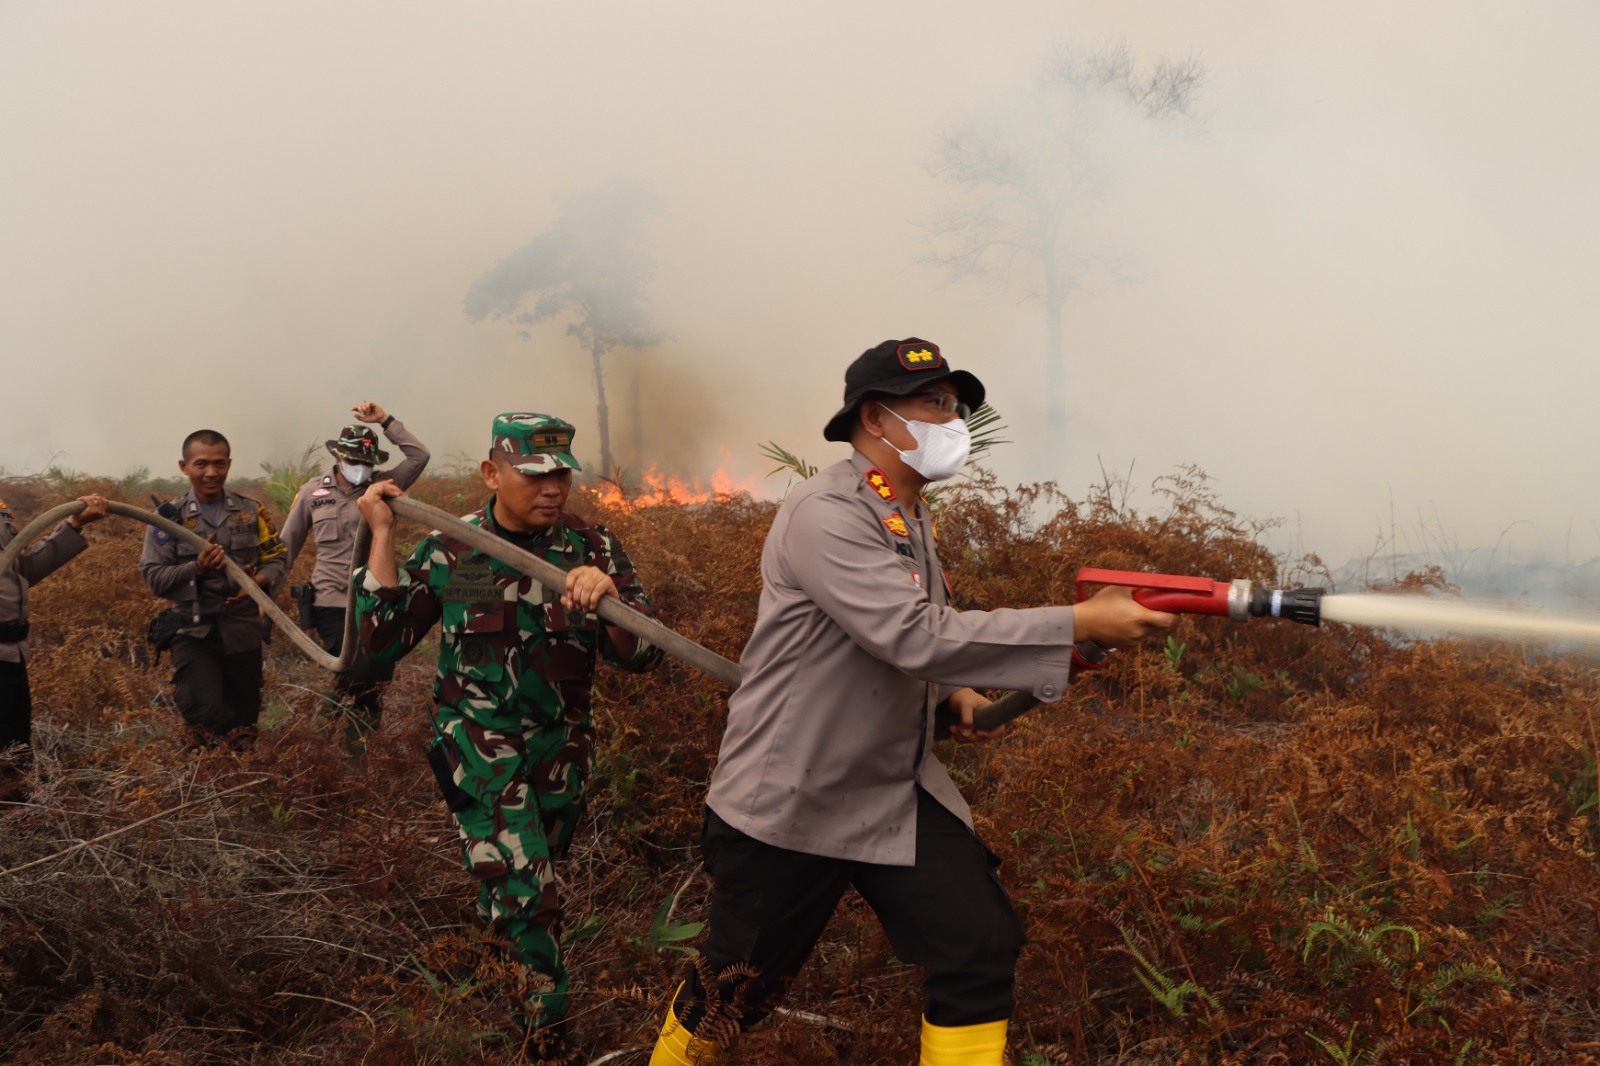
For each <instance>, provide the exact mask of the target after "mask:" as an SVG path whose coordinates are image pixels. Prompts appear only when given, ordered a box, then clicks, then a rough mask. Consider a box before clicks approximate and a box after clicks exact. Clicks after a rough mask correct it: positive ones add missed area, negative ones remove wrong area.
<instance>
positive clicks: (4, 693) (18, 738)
mask: <svg viewBox="0 0 1600 1066" xmlns="http://www.w3.org/2000/svg"><path fill="white" fill-rule="evenodd" d="M32 742H33V693H32V692H30V691H29V690H28V664H27V663H5V662H0V752H3V751H5V750H6V749H7V748H9V747H11V745H13V744H31V743H32Z"/></svg>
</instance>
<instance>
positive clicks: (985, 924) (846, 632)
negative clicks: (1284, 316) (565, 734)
mask: <svg viewBox="0 0 1600 1066" xmlns="http://www.w3.org/2000/svg"><path fill="white" fill-rule="evenodd" d="M983 397H984V389H983V385H982V384H981V383H980V382H979V381H978V379H977V378H976V377H974V376H973V375H971V374H969V373H967V372H965V371H960V370H954V369H952V368H951V367H950V365H949V364H948V363H947V362H946V361H945V359H944V356H943V354H942V353H941V352H940V351H939V348H938V346H937V345H934V344H930V343H929V342H927V341H924V340H921V339H920V338H916V337H910V338H907V339H905V340H895V341H885V342H883V343H882V344H880V345H878V346H877V347H875V348H872V349H870V350H868V351H867V352H865V353H863V354H862V355H861V356H860V358H858V359H856V360H855V362H854V363H852V364H851V366H850V367H849V369H848V370H847V371H846V373H845V392H844V406H843V407H842V408H841V409H840V410H839V412H838V413H837V414H836V415H834V417H833V418H832V419H831V420H830V421H829V422H828V425H827V427H826V429H825V430H824V434H823V435H824V436H825V437H826V438H827V439H828V440H832V441H849V442H850V443H851V444H852V445H853V446H854V449H855V451H854V454H853V455H851V457H850V458H848V459H845V460H843V461H841V462H839V463H835V464H834V465H833V466H830V467H828V468H826V469H824V470H822V471H820V472H819V473H817V474H816V475H815V476H813V477H811V478H809V479H808V480H806V481H805V482H804V483H802V484H800V485H798V486H796V487H795V488H794V489H793V490H791V491H790V492H789V495H788V497H787V499H785V500H784V502H783V505H782V507H780V508H779V510H778V514H777V517H776V518H775V519H774V520H773V524H772V528H771V530H770V531H769V532H768V534H767V540H766V546H765V548H764V549H763V552H762V556H761V579H762V589H761V602H760V607H759V611H758V614H757V618H756V625H755V630H754V631H753V632H752V633H751V635H750V640H749V642H748V643H747V644H746V645H745V649H744V654H743V656H742V657H741V659H740V667H741V669H742V671H743V674H744V681H743V683H742V684H741V685H740V686H739V688H738V689H737V690H736V691H735V692H734V694H733V696H732V698H731V699H730V700H729V704H728V724H727V728H726V731H725V732H724V734H723V739H722V748H721V754H720V756H719V758H718V762H717V766H716V770H715V771H714V772H713V774H712V777H711V788H710V794H709V796H708V797H707V806H708V807H709V810H708V812H707V815H706V826H705V831H704V835H703V837H702V840H701V846H702V851H703V854H704V858H705V867H706V870H707V872H708V873H709V874H710V875H711V880H712V886H713V889H712V898H711V908H710V923H709V924H710V932H709V935H708V939H707V943H706V945H705V948H704V959H705V962H706V963H707V966H706V967H705V968H704V969H699V968H697V969H698V972H699V973H711V974H719V975H722V974H735V975H737V974H742V973H750V972H753V973H754V974H755V976H754V977H749V978H746V977H743V976H730V977H728V978H727V979H726V980H725V981H723V982H720V983H719V988H718V989H717V990H716V993H717V994H716V996H715V999H714V1000H709V999H708V996H707V990H706V989H705V988H703V987H702V986H701V983H700V978H699V976H698V973H697V972H695V971H691V973H690V975H689V976H688V978H687V979H686V981H685V983H684V986H683V987H682V988H681V989H680V990H679V992H678V994H677V996H676V998H675V1002H674V1005H673V1008H672V1010H671V1011H669V1014H668V1017H667V1020H666V1024H665V1025H664V1026H663V1029H662V1035H661V1039H660V1040H659V1041H658V1043H657V1045H656V1048H655V1053H654V1055H653V1057H652V1058H651V1060H650V1061H651V1063H652V1066H683V1064H690V1063H698V1062H707V1061H711V1059H712V1057H713V1056H712V1054H711V1051H712V1049H711V1048H709V1047H708V1043H709V1042H708V1041H706V1040H703V1039H702V1040H696V1039H695V1037H694V1032H695V1029H696V1027H697V1026H699V1025H700V1023H701V1022H702V1021H704V1020H705V1017H706V1011H707V1005H708V1002H716V1003H717V1004H718V1006H719V1008H720V1009H721V1010H722V1011H731V1017H730V1016H727V1015H725V1016H724V1018H722V1019H719V1022H722V1023H723V1024H719V1025H717V1026H713V1027H711V1028H712V1030H713V1031H715V1030H717V1029H725V1023H726V1022H727V1021H736V1022H737V1023H738V1024H739V1025H740V1026H741V1027H747V1026H749V1025H751V1024H754V1023H755V1022H756V1021H758V1020H760V1019H761V1018H762V1017H763V1016H764V1015H765V1014H766V1013H767V1012H768V1011H769V1010H770V1009H771V1008H772V1006H773V1005H774V1003H775V1001H776V1000H777V998H778V997H779V996H780V995H781V994H782V991H783V989H784V987H785V986H786V985H787V983H788V982H789V980H790V979H791V978H793V976H794V975H795V974H796V973H797V972H798V971H799V969H800V967H801V965H802V964H803V963H804V962H805V960H806V958H807V956H809V955H810V953H811V950H812V948H813V946H815V944H816V942H817V939H818V938H819V937H820V936H821V935H822V931H823V927H824V926H825V925H826V924H827V921H828V917H829V916H830V915H831V914H832V913H833V910H834V907H835V906H836V905H837V903H838V901H839V899H840V897H841V896H842V895H843V893H844V891H845V889H846V888H849V887H852V886H853V887H854V888H855V889H856V891H857V892H859V893H860V895H861V896H862V898H864V899H865V900H866V901H867V903H868V905H869V906H871V907H872V909H873V911H874V912H875V913H876V914H877V916H878V919H879V921H881V922H882V923H883V927H884V931H885V932H886V933H887V934H888V937H889V942H890V944H891V946H892V947H893V949H894V953H895V955H896V956H897V957H899V958H901V959H903V960H905V961H907V962H912V963H916V964H918V965H920V966H922V967H923V969H924V973H925V979H924V993H925V997H926V1001H925V1006H924V1012H923V1022H922V1059H921V1061H922V1062H923V1063H924V1064H928V1066H933V1064H937V1066H955V1064H960V1066H999V1064H1000V1062H1001V1058H1002V1055H1003V1052H1004V1048H1005V1043H1006V1024H1007V1020H1008V1019H1009V1017H1010V1014H1011V1005H1012V983H1013V980H1014V977H1015V970H1016V958H1017V953H1018V951H1019V950H1020V949H1021V946H1022V943H1023V935H1022V928H1021V923H1020V922H1019V920H1018V918H1017V915H1016V913H1015V911H1014V910H1013V909H1012V907H1011V903H1010V900H1009V899H1008V898H1007V896H1006V893H1005V890H1004V889H1003V888H1002V887H1001V886H1000V882H999V880H998V878H997V877H996V876H995V872H994V869H995V866H996V865H997V860H996V859H995V857H994V855H993V853H992V852H990V851H989V849H988V848H987V847H986V846H985V845H984V844H983V842H982V841H980V840H979V839H978V837H977V836H976V835H975V834H974V832H973V829H972V815H971V812H970V811H969V810H968V808H967V804H966V802H965V801H963V800H962V798H961V794H960V793H959V792H957V791H956V787H955V785H954V784H952V783H951V781H950V778H949V776H948V775H947V774H946V773H945V770H944V767H943V765H941V764H940V762H939V760H938V759H937V758H936V757H935V756H934V754H933V738H934V715H935V708H936V707H938V706H939V705H940V704H941V703H943V704H946V706H947V707H948V708H949V710H950V711H951V712H952V713H953V715H954V716H955V717H956V718H957V719H959V722H960V724H958V725H956V726H954V727H953V729H952V732H953V734H954V735H955V736H956V738H957V739H959V740H974V739H977V740H984V739H990V737H991V736H993V735H997V734H998V733H999V732H1000V730H996V731H993V732H992V733H988V734H980V733H977V732H975V731H974V730H973V729H972V728H971V721H972V712H973V711H974V710H976V709H977V708H979V707H981V706H983V705H984V704H985V703H987V702H988V701H987V700H986V699H985V698H984V697H983V696H981V695H980V694H979V693H977V692H976V691H974V689H973V688H972V687H970V686H980V687H985V688H1005V689H1020V690H1022V691H1025V692H1031V693H1032V694H1033V695H1034V696H1036V697H1037V698H1039V699H1040V700H1042V701H1047V702H1048V701H1053V700H1057V699H1060V698H1061V696H1062V694H1063V693H1064V691H1065V689H1066V685H1067V680H1068V676H1069V673H1070V671H1071V669H1072V665H1073V661H1074V656H1075V654H1082V655H1084V656H1087V657H1098V656H1100V655H1103V650H1104V649H1106V648H1111V647H1117V646H1121V645H1125V644H1129V643H1133V642H1135V641H1138V640H1141V639H1143V638H1145V637H1148V636H1152V635H1155V634H1156V633H1159V632H1161V631H1163V630H1165V629H1167V628H1169V627H1170V626H1171V625H1172V624H1173V622H1174V621H1175V618H1174V617H1173V616H1172V615H1169V614H1163V613H1158V612H1153V611H1149V610H1146V609H1145V608H1144V607H1141V606H1139V605H1138V604H1136V603H1135V602H1134V601H1133V599H1132V598H1131V596H1130V595H1129V590H1126V589H1121V590H1114V589H1107V590H1105V591H1103V592H1101V593H1100V594H1098V595H1096V596H1094V597H1092V598H1090V599H1088V600H1085V601H1084V602H1082V603H1080V604H1078V605H1076V606H1072V607H1067V606H1062V607H1039V608H1033V609H1030V610H996V611H957V610H954V609H952V608H951V607H950V605H949V598H948V597H949V592H948V588H947V586H946V584H945V580H944V574H943V571H942V570H941V568H940V565H939V558H938V555H937V552H936V549H935V544H934V533H933V527H932V522H931V517H930V515H929V510H928V506H927V504H926V503H925V502H923V501H922V500H921V497H920V493H921V490H922V488H923V486H924V485H926V484H927V483H928V482H930V481H938V480H941V479H944V478H948V477H951V476H953V475H954V474H956V473H957V472H958V471H959V470H960V469H961V467H962V466H963V465H964V464H965V462H966V459H967V455H968V450H969V447H970V438H969V435H968V432H967V426H966V422H965V419H966V416H967V414H968V413H969V411H970V410H971V409H972V408H975V407H977V406H978V405H979V404H981V403H982V402H983ZM1075 643H1077V644H1078V647H1077V648H1076V649H1075V648H1074V644H1075Z"/></svg>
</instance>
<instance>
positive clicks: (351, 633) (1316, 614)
mask: <svg viewBox="0 0 1600 1066" xmlns="http://www.w3.org/2000/svg"><path fill="white" fill-rule="evenodd" d="M388 503H389V506H390V507H391V508H393V510H394V512H395V514H397V515H399V516H400V517H401V518H405V519H409V520H411V521H413V522H417V523H420V524H422V525H427V526H431V527H432V528H434V529H438V530H443V531H446V532H447V533H448V534H449V536H451V537H453V538H455V539H457V540H460V541H462V542H464V543H465V544H467V545H469V546H470V547H472V548H474V549H476V550H478V551H480V552H482V553H483V554H485V555H487V556H489V557H491V558H493V559H497V560H499V561H500V562H502V563H505V564H506V565H507V566H510V567H512V568H514V569H516V570H519V571H521V572H522V573H524V574H527V575H529V576H530V577H532V578H533V579H534V580H535V581H538V582H539V583H540V584H542V585H544V586H545V587H547V588H552V589H558V588H562V587H564V585H565V583H566V571H565V570H563V569H562V568H561V567H559V566H556V565H555V564H554V563H550V562H546V561H545V560H543V559H541V558H539V557H538V556H536V555H533V554H531V553H529V552H526V551H523V550H522V549H521V548H518V547H516V546H514V545H512V544H510V543H508V542H507V541H505V540H502V539H501V538H499V537H497V536H495V535H494V534H493V533H490V532H488V531H486V530H484V529H482V528H480V527H478V526H475V525H472V524H470V523H468V522H465V521H463V520H462V519H460V518H458V517H456V516H455V515H452V514H450V513H449V512H448V511H442V510H440V509H439V508H437V507H431V506H429V505H428V504H425V503H422V502H421V501H419V500H414V499H411V498H410V497H408V496H395V497H391V498H390V499H389V501H388ZM85 506H86V505H85V504H84V503H83V501H81V500H73V501H71V502H69V503H64V504H61V505H60V506H59V507H54V508H51V509H50V510H48V511H46V512H44V513H43V514H41V515H39V516H38V517H37V518H35V519H34V520H33V521H31V522H29V523H28V524H27V525H26V526H24V527H23V528H22V529H21V530H20V531H18V533H17V535H16V537H15V538H14V539H13V540H12V542H11V543H10V544H9V545H8V546H7V547H6V549H5V551H3V552H0V573H5V572H6V571H8V570H9V569H10V568H11V566H12V564H13V563H14V562H15V561H16V559H17V556H18V555H20V554H21V552H22V550H23V549H24V548H25V547H26V546H27V545H28V544H29V543H30V542H32V541H33V540H34V539H35V538H37V537H38V536H40V535H41V534H42V533H43V532H44V531H45V530H47V529H49V528H50V527H51V526H53V525H55V524H56V523H57V522H59V521H61V520H62V519H64V518H68V517H70V516H72V515H75V514H77V513H78V512H80V511H82V510H83V509H84V507H85ZM108 510H109V511H110V513H112V514H115V515H121V516H123V517H124V518H132V519H135V520H136V521H140V522H144V523H146V524H148V525H152V526H155V527H156V528H157V529H160V530H162V531H163V532H166V533H168V534H170V535H171V536H174V537H177V538H179V539H181V540H183V541H184V542H186V543H188V544H190V545H192V546H193V547H194V548H195V549H196V550H199V551H204V550H205V549H206V548H207V547H209V546H210V542H209V541H207V540H204V539H203V538H201V537H200V536H199V535H198V534H196V533H195V532H194V531H193V530H191V529H188V528H186V527H185V526H183V525H181V524H179V523H177V522H174V521H172V520H171V519H168V518H166V517H163V516H162V515H160V514H158V513H156V512H155V511H148V510H145V509H144V508H142V507H134V506H132V505H130V504H126V503H117V502H114V501H113V502H111V503H109V504H108ZM370 540H371V531H370V530H369V529H368V528H367V527H366V525H365V524H363V525H362V526H361V530H360V533H359V534H358V536H357V540H356V551H355V559H356V564H357V565H358V566H359V565H361V564H362V563H364V562H365V560H366V555H367V547H368V544H369V543H370ZM224 565H225V566H226V568H227V573H228V575H229V576H230V577H231V578H233V580H234V582H235V584H237V585H238V586H239V587H240V588H241V589H243V590H244V591H245V592H246V593H247V594H249V596H250V598H251V599H253V600H255V602H256V604H257V605H258V606H259V607H260V608H261V609H262V611H264V612H265V613H266V615H267V617H269V618H270V619H271V620H272V622H273V624H274V625H276V626H277V627H278V628H279V629H281V630H283V631H284V632H285V633H287V634H288V635H289V637H290V639H291V640H292V641H293V642H294V645H295V647H296V648H298V649H299V650H300V651H301V652H302V653H304V654H305V656H306V657H307V658H309V659H310V660H311V661H312V662H314V663H316V664H317V665H319V666H321V667H324V668H325V669H328V670H333V671H343V670H345V669H348V668H349V666H350V663H351V662H352V661H353V660H354V658H355V653H356V648H355V640H354V637H355V627H356V624H357V618H356V611H355V589H354V588H353V587H352V588H351V590H350V593H349V599H348V600H347V609H346V611H345V633H344V646H343V654H342V655H340V656H338V657H335V656H332V655H329V654H328V653H327V652H326V651H324V650H322V648H320V647H319V646H318V645H317V644H316V643H315V642H313V641H312V639H311V638H310V636H308V635H307V634H306V633H305V632H304V631H303V630H302V629H301V628H300V627H299V626H298V625H297V624H296V623H295V622H294V621H293V620H291V619H290V618H289V616H288V615H286V614H285V613H284V612H283V611H282V609H280V608H279V607H278V605H277V604H276V603H274V602H273V600H272V597H271V596H269V595H267V593H266V592H265V591H263V590H262V589H261V587H260V586H259V585H257V584H256V582H255V579H254V578H252V577H251V576H250V575H249V574H247V573H246V572H245V571H244V568H243V567H241V566H239V564H238V563H235V562H234V561H233V560H232V559H227V560H226V561H225V564H224ZM1091 585H1119V586H1122V587H1125V588H1132V589H1134V590H1135V591H1134V593H1133V598H1134V600H1135V601H1136V602H1137V603H1139V604H1141V605H1143V606H1145V607H1148V608H1150V609H1151V610H1153V611H1168V612H1171V613H1174V614H1202V615H1216V616H1222V617H1227V618H1230V619H1232V620H1234V621H1237V622H1242V621H1245V620H1247V619H1249V618H1287V619H1289V620H1290V621H1294V622H1299V623H1301V624H1303V625H1313V626H1315V625H1320V624H1321V622H1322V612H1321V597H1322V590H1320V589H1313V588H1298V589H1264V588H1258V587H1256V586H1255V585H1253V584H1252V583H1251V582H1249V581H1246V580H1234V581H1214V580H1212V579H1210V578H1204V577H1185V576H1181V575H1175V574H1145V573H1138V572H1136V571H1131V570H1101V569H1095V568H1091V567H1085V568H1084V569H1082V570H1080V571H1079V572H1078V599H1079V600H1080V601H1081V600H1082V599H1083V598H1084V590H1085V589H1086V588H1087V587H1088V586H1091ZM594 613H595V614H597V615H599V616H600V617H601V618H602V619H603V620H605V621H606V622H609V623H611V624H612V625H615V626H619V627H621V628H622V629H625V630H627V631H628V632H629V633H632V634H633V635H634V636H637V637H639V638H641V639H643V640H647V641H649V642H650V643H652V644H654V645H656V646H657V647H659V648H660V649H661V650H662V651H664V652H666V653H667V654H669V655H671V656H673V657H675V658H677V659H680V660H682V661H683V662H686V663H688V664H689V665H690V666H693V667H695V668H696V669H698V670H700V671H702V672H704V673H706V674H709V675H711V676H712V677H714V678H716V679H717V680H718V681H721V682H723V683H724V684H726V685H728V686H729V687H730V688H737V687H739V682H740V673H739V664H738V663H735V662H733V661H732V660H731V659H727V658H725V657H723V656H721V655H718V654H717V653H716V652H714V651H712V650H710V649H709V648H706V647H703V646H701V645H699V644H696V643H695V642H694V641H692V640H690V639H689V638H688V637H685V636H683V635H682V634H680V633H677V632H674V631H673V630H671V629H668V628H667V627H666V626H664V625H662V624H661V623H660V622H657V621H656V620H655V619H653V618H650V617H648V616H646V615H643V614H641V613H639V612H638V611H636V610H634V609H633V608H631V607H629V606H627V605H626V604H624V603H622V602H621V601H620V600H617V599H615V598H612V597H607V598H605V599H603V600H601V601H600V604H599V606H598V607H596V608H595V612H594ZM1091 668H1092V667H1091ZM1039 702H1040V701H1039V700H1037V699H1035V698H1034V696H1033V695H1032V694H1031V693H1028V692H1012V693H1009V694H1007V695H1005V696H1003V697H1001V698H1000V699H998V700H996V701H995V702H993V703H991V704H989V705H988V706H985V707H981V708H979V709H978V710H977V711H976V712H974V714H973V716H972V726H973V728H974V729H980V730H981V729H994V728H997V727H999V726H1002V725H1004V724H1006V723H1007V722H1010V721H1012V720H1013V719H1015V718H1017V717H1018V716H1020V715H1022V714H1025V713H1026V712H1028V711H1030V710H1032V709H1033V708H1034V707H1037V706H1038V705H1039Z"/></svg>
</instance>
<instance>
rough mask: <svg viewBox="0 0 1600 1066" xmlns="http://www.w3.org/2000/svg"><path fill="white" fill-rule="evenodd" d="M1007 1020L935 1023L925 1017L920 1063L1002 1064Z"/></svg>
mask: <svg viewBox="0 0 1600 1066" xmlns="http://www.w3.org/2000/svg"><path fill="white" fill-rule="evenodd" d="M1005 1053H1006V1020H1005V1019H1004V1018H1002V1019H1000V1020H999V1021H997V1022H984V1023H982V1024H981V1025H934V1024H933V1023H932V1022H930V1021H928V1019H926V1018H924V1019H922V1058H921V1059H920V1060H919V1062H920V1064H921V1066H1001V1060H1002V1059H1004V1057H1005Z"/></svg>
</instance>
